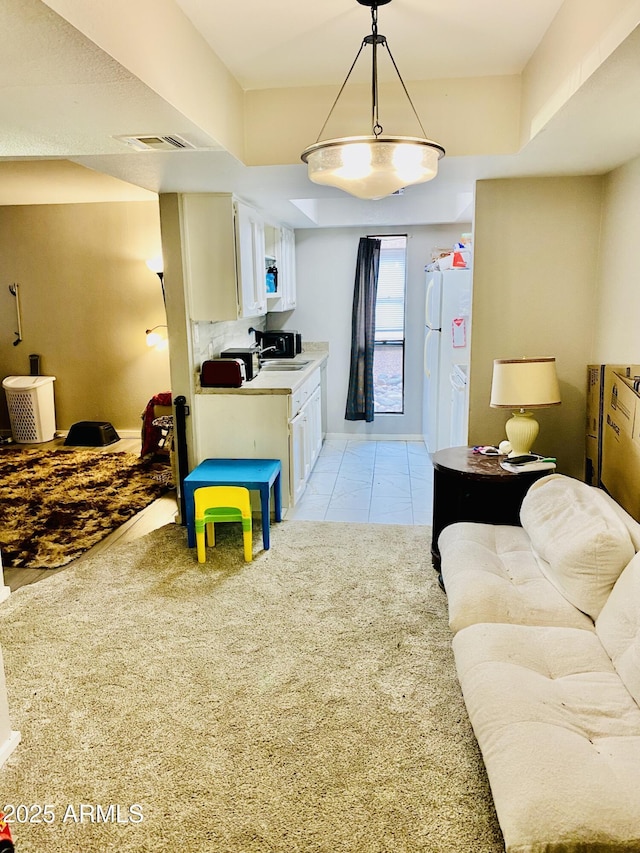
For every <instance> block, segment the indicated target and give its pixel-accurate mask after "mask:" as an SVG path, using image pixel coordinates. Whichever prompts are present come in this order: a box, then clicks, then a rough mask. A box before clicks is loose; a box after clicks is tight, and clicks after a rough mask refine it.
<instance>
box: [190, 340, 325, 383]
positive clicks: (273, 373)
mask: <svg viewBox="0 0 640 853" xmlns="http://www.w3.org/2000/svg"><path fill="white" fill-rule="evenodd" d="M328 358H329V350H328V349H310V350H304V351H303V352H301V353H300V354H299V355H297V356H296V357H295V358H286V359H279V360H281V361H282V362H283V363H288V364H291V363H295V362H297V361H308V362H309V364H308V365H307V366H306V367H303V368H302V370H261V371H260V372H259V373H258V375H257V376H256V377H255V379H252V380H251V381H250V382H245V383H244V385H241V386H240V388H202V387H201V386H200V373H198V375H197V377H196V394H291V393H293V392H294V391H296V390H297V389H298V388H299V387H300V386H301V385H302V384H303V383H304V382H305V381H306V380H307V379H308V378H309V377H310V376H311V374H312V373H313V372H314V371H315V370H317V369H318V368H319V367H321V366H322V365H323V364H324V363H325V361H326V360H327V359H328ZM272 360H273V359H272Z"/></svg>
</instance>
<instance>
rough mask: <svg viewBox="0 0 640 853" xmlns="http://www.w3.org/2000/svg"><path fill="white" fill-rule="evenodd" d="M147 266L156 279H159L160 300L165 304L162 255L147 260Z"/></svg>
mask: <svg viewBox="0 0 640 853" xmlns="http://www.w3.org/2000/svg"><path fill="white" fill-rule="evenodd" d="M146 264H147V266H148V267H149V269H150V270H151V272H154V273H155V274H156V275H157V276H158V278H159V279H160V287H161V288H162V300H163V302H165V304H166V299H165V296H164V260H163V258H162V255H154V256H153V257H152V258H149V259H148V260H147V261H146Z"/></svg>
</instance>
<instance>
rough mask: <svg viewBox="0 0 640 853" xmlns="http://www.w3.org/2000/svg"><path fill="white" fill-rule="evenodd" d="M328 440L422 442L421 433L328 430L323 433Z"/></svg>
mask: <svg viewBox="0 0 640 853" xmlns="http://www.w3.org/2000/svg"><path fill="white" fill-rule="evenodd" d="M325 440H328V441H420V442H422V443H424V439H423V438H422V436H421V435H401V434H400V435H399V434H395V435H388V434H386V433H382V434H378V433H354V432H328V433H326V435H325Z"/></svg>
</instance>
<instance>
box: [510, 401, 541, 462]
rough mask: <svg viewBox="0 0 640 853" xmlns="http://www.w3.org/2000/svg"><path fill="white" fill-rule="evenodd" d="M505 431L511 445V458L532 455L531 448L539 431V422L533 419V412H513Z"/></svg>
mask: <svg viewBox="0 0 640 853" xmlns="http://www.w3.org/2000/svg"><path fill="white" fill-rule="evenodd" d="M505 429H506V432H507V438H508V439H509V443H510V444H511V453H510V454H509V456H526V455H527V454H529V453H531V447H532V445H533V442H534V441H535V440H536V437H537V435H538V430H539V426H538V421H537V420H535V418H534V417H533V412H525V411H524V410H520V411H519V412H512V413H511V417H510V418H509V420H508V421H507V423H506V425H505ZM507 458H509V457H507Z"/></svg>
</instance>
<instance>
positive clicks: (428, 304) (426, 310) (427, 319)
mask: <svg viewBox="0 0 640 853" xmlns="http://www.w3.org/2000/svg"><path fill="white" fill-rule="evenodd" d="M434 283H435V279H433V278H431V279H429V284H428V285H427V295H426V298H425V302H424V321H425V323H426V324H427V326H430V325H431V317H430V314H431V312H430V311H429V309H430V308H431V291H432V290H433V285H434Z"/></svg>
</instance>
